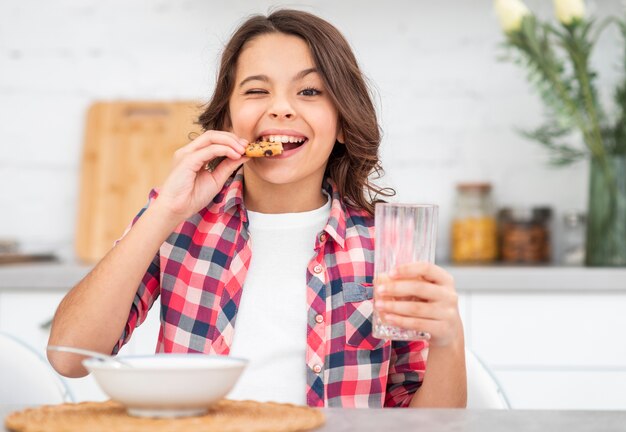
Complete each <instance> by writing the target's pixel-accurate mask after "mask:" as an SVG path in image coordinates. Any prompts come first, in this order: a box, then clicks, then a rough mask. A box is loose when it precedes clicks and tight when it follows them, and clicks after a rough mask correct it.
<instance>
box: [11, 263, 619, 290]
mask: <svg viewBox="0 0 626 432" xmlns="http://www.w3.org/2000/svg"><path fill="white" fill-rule="evenodd" d="M440 265H441V266H442V267H444V268H445V269H446V270H448V271H449V272H450V273H451V274H452V275H453V276H454V277H455V280H456V286H457V290H458V291H459V293H471V292H501V293H506V292H519V291H523V292H551V291H556V292H559V291H562V292H590V293H596V292H605V293H606V292H626V268H587V267H553V266H543V267H525V266H519V267H514V266H475V267H474V266H455V265H450V264H445V263H444V264H440ZM91 268H92V267H91V266H89V265H81V264H74V263H37V264H15V265H5V266H0V290H16V289H30V290H69V289H70V288H71V287H72V286H74V285H75V284H76V283H77V282H79V281H80V280H81V279H82V278H83V277H84V276H85V275H86V274H87V273H88V272H89V271H90V270H91Z"/></svg>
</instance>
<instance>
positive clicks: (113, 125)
mask: <svg viewBox="0 0 626 432" xmlns="http://www.w3.org/2000/svg"><path fill="white" fill-rule="evenodd" d="M200 112H201V104H200V103H199V102H197V101H177V102H141V101H116V102H97V103H95V104H93V105H92V106H91V107H90V109H89V111H88V115H87V125H86V132H85V142H84V148H83V157H82V172H81V178H80V196H79V215H78V223H77V231H76V255H77V257H78V259H80V260H81V261H85V262H88V263H94V262H97V261H98V260H100V259H101V258H102V257H103V256H104V255H105V254H106V252H107V251H108V250H109V249H111V247H112V245H113V242H114V241H115V240H116V239H118V238H119V237H120V236H121V235H122V234H123V232H124V229H125V228H126V227H127V225H128V224H129V223H130V222H131V220H132V218H133V217H134V216H135V215H136V214H137V212H138V211H139V210H140V209H141V208H142V207H143V206H144V205H145V204H146V203H147V200H148V193H149V192H150V189H151V188H153V187H155V186H159V185H160V184H161V183H162V182H163V180H165V178H166V177H167V174H168V173H169V171H170V169H171V166H172V156H173V154H174V152H175V151H176V150H177V149H178V148H179V147H181V146H183V145H185V144H187V143H189V142H190V141H191V140H192V139H193V137H194V136H197V135H198V134H200V133H202V130H201V128H200V126H199V125H195V124H194V122H195V121H196V120H197V117H198V115H199V114H200ZM190 134H192V136H190Z"/></svg>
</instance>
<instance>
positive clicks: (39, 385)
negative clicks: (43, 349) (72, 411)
mask: <svg viewBox="0 0 626 432" xmlns="http://www.w3.org/2000/svg"><path fill="white" fill-rule="evenodd" d="M73 400H74V398H73V396H72V394H71V392H70V390H69V388H68V386H67V384H66V383H65V381H64V380H63V379H62V378H61V377H60V376H59V375H58V374H57V373H56V372H55V371H54V369H52V366H50V364H49V363H48V361H47V360H46V359H44V357H43V356H42V355H41V354H39V353H38V352H37V351H35V349H33V348H31V347H30V346H28V345H27V344H25V343H24V342H22V341H20V340H19V339H18V338H16V337H14V336H11V335H9V334H7V333H2V332H0V405H2V404H25V405H40V404H58V403H63V402H73Z"/></svg>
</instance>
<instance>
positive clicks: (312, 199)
mask: <svg viewBox="0 0 626 432" xmlns="http://www.w3.org/2000/svg"><path fill="white" fill-rule="evenodd" d="M322 180H323V173H322V174H321V175H317V174H316V175H313V176H309V177H306V178H304V179H302V180H300V181H298V182H297V183H289V184H275V183H269V182H267V181H265V180H263V179H261V178H259V177H258V176H256V175H254V173H252V172H251V170H247V169H246V167H245V165H244V188H243V196H244V202H245V204H246V208H247V209H248V210H251V211H254V212H258V213H268V214H271V213H300V212H305V211H311V210H315V209H318V208H320V207H322V206H323V205H324V204H325V203H326V200H327V198H326V195H324V194H323V193H322Z"/></svg>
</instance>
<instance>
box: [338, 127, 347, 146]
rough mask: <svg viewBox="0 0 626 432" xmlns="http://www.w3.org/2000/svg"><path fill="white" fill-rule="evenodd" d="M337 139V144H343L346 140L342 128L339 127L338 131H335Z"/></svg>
mask: <svg viewBox="0 0 626 432" xmlns="http://www.w3.org/2000/svg"><path fill="white" fill-rule="evenodd" d="M337 141H339V144H345V142H346V137H345V136H344V134H343V128H340V129H339V132H337Z"/></svg>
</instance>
